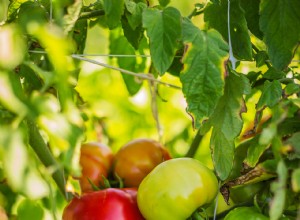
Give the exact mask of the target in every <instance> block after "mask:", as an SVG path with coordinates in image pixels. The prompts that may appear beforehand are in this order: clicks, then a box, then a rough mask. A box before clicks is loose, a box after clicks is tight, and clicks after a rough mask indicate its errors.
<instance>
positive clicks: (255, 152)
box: [244, 136, 270, 167]
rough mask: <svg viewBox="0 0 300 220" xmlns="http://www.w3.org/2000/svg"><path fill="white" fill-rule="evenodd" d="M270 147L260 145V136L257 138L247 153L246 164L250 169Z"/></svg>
mask: <svg viewBox="0 0 300 220" xmlns="http://www.w3.org/2000/svg"><path fill="white" fill-rule="evenodd" d="M269 146H270V144H260V143H259V136H255V137H254V138H253V139H252V141H251V144H250V146H249V148H248V151H247V157H246V158H245V161H244V162H245V163H246V164H247V165H248V166H249V167H254V166H255V165H256V164H257V163H258V161H259V158H260V157H261V155H262V154H263V153H264V152H265V150H266V149H267V148H268V147H269Z"/></svg>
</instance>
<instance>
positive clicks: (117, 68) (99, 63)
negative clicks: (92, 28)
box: [71, 55, 181, 89]
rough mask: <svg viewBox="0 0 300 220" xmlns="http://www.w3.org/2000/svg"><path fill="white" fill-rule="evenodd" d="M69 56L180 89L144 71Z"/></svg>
mask: <svg viewBox="0 0 300 220" xmlns="http://www.w3.org/2000/svg"><path fill="white" fill-rule="evenodd" d="M71 57H73V58H74V59H78V60H82V61H86V62H89V63H93V64H96V65H99V66H103V67H106V68H109V69H113V70H117V71H120V72H121V73H124V74H127V75H131V76H135V77H137V78H140V79H145V80H150V81H152V82H157V83H159V84H162V85H165V86H167V87H171V88H175V89H181V87H179V86H176V85H173V84H170V83H166V82H162V81H160V80H158V79H155V78H153V77H150V76H149V75H147V74H145V73H135V72H132V71H129V70H125V69H122V68H119V67H115V66H111V65H108V64H105V63H101V62H99V61H96V60H91V59H88V58H85V57H80V56H77V55H71Z"/></svg>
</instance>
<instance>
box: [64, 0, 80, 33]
mask: <svg viewBox="0 0 300 220" xmlns="http://www.w3.org/2000/svg"><path fill="white" fill-rule="evenodd" d="M81 8H82V0H74V3H73V4H72V5H70V6H68V8H67V14H66V15H65V16H64V32H65V34H67V33H69V32H70V31H71V30H72V29H73V28H74V26H75V23H76V21H77V19H78V18H79V15H80V12H81Z"/></svg>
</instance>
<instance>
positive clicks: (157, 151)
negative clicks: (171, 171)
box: [113, 139, 171, 187]
mask: <svg viewBox="0 0 300 220" xmlns="http://www.w3.org/2000/svg"><path fill="white" fill-rule="evenodd" d="M169 159H171V156H170V154H169V152H168V151H167V149H166V148H164V147H163V146H162V145H161V144H160V143H159V142H157V141H154V140H151V139H136V140H133V141H130V142H128V143H127V144H125V145H124V146H123V147H122V148H121V149H120V150H119V151H118V152H117V153H116V155H115V157H114V161H113V173H114V175H115V176H118V177H120V178H121V179H122V180H123V183H124V186H125V187H138V186H139V185H140V183H141V181H142V180H143V179H144V178H145V176H147V175H148V173H150V171H151V170H153V168H154V167H156V166H157V165H158V164H160V163H162V162H163V161H165V160H169Z"/></svg>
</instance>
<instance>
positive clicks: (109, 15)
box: [103, 0, 124, 29]
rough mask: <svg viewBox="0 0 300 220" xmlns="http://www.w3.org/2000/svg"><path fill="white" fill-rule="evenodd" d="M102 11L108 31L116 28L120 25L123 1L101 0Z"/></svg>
mask: <svg viewBox="0 0 300 220" xmlns="http://www.w3.org/2000/svg"><path fill="white" fill-rule="evenodd" d="M103 9H104V11H105V17H106V19H107V25H108V27H109V29H114V28H116V27H117V26H118V25H119V24H120V23H121V17H122V15H123V11H124V0H103Z"/></svg>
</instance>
